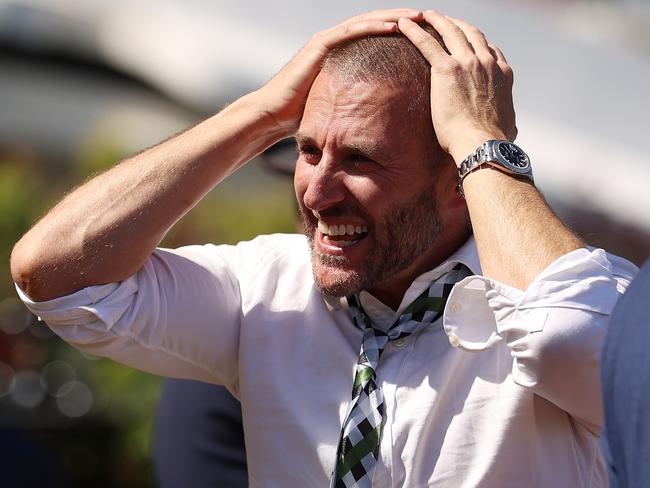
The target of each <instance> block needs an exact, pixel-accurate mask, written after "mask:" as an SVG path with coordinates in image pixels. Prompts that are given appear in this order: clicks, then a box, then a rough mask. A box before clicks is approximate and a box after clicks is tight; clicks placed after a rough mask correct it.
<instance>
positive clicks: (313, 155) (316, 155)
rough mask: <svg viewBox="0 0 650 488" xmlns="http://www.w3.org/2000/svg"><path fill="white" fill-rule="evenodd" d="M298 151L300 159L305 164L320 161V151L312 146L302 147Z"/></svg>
mask: <svg viewBox="0 0 650 488" xmlns="http://www.w3.org/2000/svg"><path fill="white" fill-rule="evenodd" d="M299 151H300V157H301V158H303V159H304V160H305V161H307V162H312V161H318V160H319V159H320V151H319V150H318V148H316V147H314V146H304V147H301V148H300V149H299Z"/></svg>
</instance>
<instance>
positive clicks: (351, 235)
mask: <svg viewBox="0 0 650 488" xmlns="http://www.w3.org/2000/svg"><path fill="white" fill-rule="evenodd" d="M318 231H319V233H320V234H321V236H322V237H321V238H322V242H323V243H324V244H325V245H326V246H328V247H333V248H341V249H342V248H346V247H350V246H353V245H355V244H356V243H357V242H359V241H360V240H361V239H363V238H364V237H365V236H366V235H368V227H367V226H366V225H355V224H326V223H325V222H323V221H321V220H319V221H318Z"/></svg>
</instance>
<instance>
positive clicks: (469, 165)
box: [458, 144, 487, 198]
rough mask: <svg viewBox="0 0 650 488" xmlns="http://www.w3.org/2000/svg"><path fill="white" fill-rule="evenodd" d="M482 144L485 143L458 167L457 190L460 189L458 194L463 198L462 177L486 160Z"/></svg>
mask: <svg viewBox="0 0 650 488" xmlns="http://www.w3.org/2000/svg"><path fill="white" fill-rule="evenodd" d="M484 146H485V144H481V145H480V146H479V147H478V148H477V149H476V151H474V152H473V153H472V154H470V155H469V156H467V157H466V158H465V159H464V160H463V162H462V163H460V166H459V167H458V191H460V196H462V197H463V198H465V193H464V192H463V179H464V178H465V176H467V175H468V174H469V173H471V172H472V170H474V169H476V168H477V167H478V166H480V165H481V164H482V163H485V162H487V160H486V159H485V150H484V149H483V147H484Z"/></svg>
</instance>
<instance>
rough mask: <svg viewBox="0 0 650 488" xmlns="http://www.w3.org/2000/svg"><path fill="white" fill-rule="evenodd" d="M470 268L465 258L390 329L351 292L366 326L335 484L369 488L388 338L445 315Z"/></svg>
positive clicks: (356, 317)
mask: <svg viewBox="0 0 650 488" xmlns="http://www.w3.org/2000/svg"><path fill="white" fill-rule="evenodd" d="M471 274H472V272H471V271H470V270H469V268H467V267H466V266H465V265H463V264H460V263H459V264H457V265H456V266H455V267H454V268H453V269H452V270H451V271H449V272H447V273H446V274H444V275H442V276H441V277H440V278H438V279H437V280H436V281H434V282H433V283H432V284H431V286H429V288H428V289H427V290H425V291H424V292H423V293H422V294H421V295H420V296H419V297H417V298H416V299H415V300H414V301H413V303H411V305H409V306H408V307H407V308H406V310H405V311H404V313H403V314H402V315H401V316H400V317H399V319H397V321H396V322H395V323H394V324H393V325H391V327H390V329H388V332H383V331H381V330H378V329H375V328H374V327H373V326H372V323H371V321H370V319H369V318H368V316H367V315H366V314H365V313H364V311H363V309H362V308H361V305H360V304H359V300H358V298H357V297H356V296H351V297H348V298H347V300H348V304H349V306H350V311H351V313H352V319H353V321H354V323H355V325H356V326H357V327H359V328H360V329H361V330H363V341H362V343H361V352H360V353H359V361H358V362H357V368H356V372H355V375H354V385H353V386H352V400H351V401H350V404H349V405H348V411H347V414H346V416H345V420H344V421H343V427H342V429H341V437H340V440H339V445H338V449H337V453H336V466H335V468H334V473H332V479H331V483H330V487H331V488H369V487H371V486H372V477H373V473H374V468H375V464H376V463H377V456H378V454H379V443H380V441H381V432H382V424H383V420H384V396H383V394H382V391H381V388H379V386H378V385H377V383H376V378H377V375H376V370H377V365H378V364H379V358H380V357H381V354H382V353H383V352H384V348H385V347H386V345H387V344H388V342H389V341H393V340H396V339H401V338H403V337H406V336H408V335H410V334H414V333H417V332H419V331H421V330H422V329H424V328H425V327H427V326H428V325H430V324H432V323H433V322H435V321H436V320H438V318H440V317H441V316H442V312H443V311H444V309H445V303H446V302H447V297H449V293H451V289H452V288H453V287H454V285H455V284H456V283H457V282H459V281H460V280H462V279H463V278H465V277H467V276H470V275H471Z"/></svg>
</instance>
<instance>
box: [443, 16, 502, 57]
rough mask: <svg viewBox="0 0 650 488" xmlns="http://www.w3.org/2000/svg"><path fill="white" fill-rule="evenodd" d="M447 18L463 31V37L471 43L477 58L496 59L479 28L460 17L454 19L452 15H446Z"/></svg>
mask: <svg viewBox="0 0 650 488" xmlns="http://www.w3.org/2000/svg"><path fill="white" fill-rule="evenodd" d="M448 19H449V20H450V21H451V22H453V23H454V24H456V25H457V26H458V27H459V28H460V29H461V30H462V31H463V34H464V35H465V38H466V39H467V41H468V42H469V43H470V44H471V45H472V49H473V50H474V53H475V54H476V56H478V58H479V59H481V60H482V61H486V60H496V57H495V56H493V54H492V51H491V50H490V47H489V46H488V42H487V39H486V38H485V35H484V34H483V33H482V32H481V31H480V30H478V29H477V28H476V27H474V26H473V25H472V24H470V23H469V22H465V21H464V20H462V19H455V18H453V17H448Z"/></svg>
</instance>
